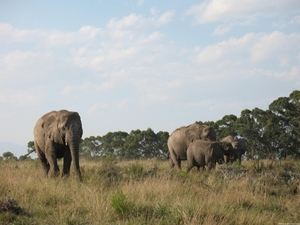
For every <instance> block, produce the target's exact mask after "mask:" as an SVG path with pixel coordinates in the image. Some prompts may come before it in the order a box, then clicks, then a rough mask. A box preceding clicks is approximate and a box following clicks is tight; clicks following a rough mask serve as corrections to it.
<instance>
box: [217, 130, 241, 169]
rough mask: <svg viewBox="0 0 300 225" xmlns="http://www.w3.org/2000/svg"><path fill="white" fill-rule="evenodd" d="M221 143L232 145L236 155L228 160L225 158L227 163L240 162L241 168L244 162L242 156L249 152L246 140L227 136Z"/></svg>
mask: <svg viewBox="0 0 300 225" xmlns="http://www.w3.org/2000/svg"><path fill="white" fill-rule="evenodd" d="M221 141H226V142H229V143H231V145H232V147H233V149H234V153H233V155H232V157H230V158H228V157H227V156H224V161H225V162H227V163H233V162H234V161H235V160H238V163H239V166H240V165H241V162H242V155H243V154H245V152H246V151H247V144H246V140H245V139H234V138H233V137H232V136H230V135H229V136H227V137H225V138H223V139H222V140H221Z"/></svg>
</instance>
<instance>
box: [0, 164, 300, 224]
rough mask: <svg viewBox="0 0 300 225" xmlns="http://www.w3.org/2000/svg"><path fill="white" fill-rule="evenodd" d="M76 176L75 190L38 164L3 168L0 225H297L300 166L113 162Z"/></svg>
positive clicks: (69, 180)
mask: <svg viewBox="0 0 300 225" xmlns="http://www.w3.org/2000/svg"><path fill="white" fill-rule="evenodd" d="M60 167H61V162H60ZM183 168H185V163H183ZM71 169H73V168H71ZM81 170H82V175H83V181H82V182H79V181H78V180H77V179H76V175H75V174H73V173H72V174H71V175H70V177H69V178H62V177H56V178H44V177H43V173H42V168H41V166H40V163H39V161H37V160H31V161H0V224H3V225H6V224H15V225H17V224H18V225H19V224H32V225H35V224H38V225H39V224H45V225H48V224H51V225H54V224H61V225H64V224H65V225H72V224H74V225H75V224H78V225H79V224H80V225H84V224H86V225H87V224H92V225H93V224H95V225H96V224H172V225H174V224H192V225H193V224H195V225H196V224H197V225H198V224H205V225H208V224H209V225H213V224H218V225H223V224H224V225H225V224H226V225H230V224H232V225H233V224H241V225H242V224H243V225H246V224H249V225H250V224H251V225H254V224H259V225H261V224H280V223H299V224H300V207H299V206H300V189H299V188H300V186H299V185H300V162H299V161H293V160H289V161H268V160H263V161H257V160H255V161H244V162H242V166H241V167H239V166H236V165H232V166H227V165H220V166H217V168H216V169H215V170H214V171H212V172H211V173H208V172H206V171H204V172H203V171H200V172H198V171H195V170H192V171H191V172H189V173H186V172H185V170H184V169H183V170H182V171H177V170H170V168H169V163H168V162H167V161H160V160H136V161H116V160H113V159H110V160H104V161H101V162H88V161H82V162H81Z"/></svg>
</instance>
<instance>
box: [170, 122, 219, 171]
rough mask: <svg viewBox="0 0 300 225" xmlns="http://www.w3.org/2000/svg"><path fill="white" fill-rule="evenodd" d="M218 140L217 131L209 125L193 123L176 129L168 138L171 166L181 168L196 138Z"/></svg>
mask: <svg viewBox="0 0 300 225" xmlns="http://www.w3.org/2000/svg"><path fill="white" fill-rule="evenodd" d="M199 139H202V140H206V141H216V132H215V131H214V129H213V128H212V127H210V126H207V125H199V124H196V123H194V124H191V125H189V126H186V127H185V126H184V127H180V128H178V129H176V130H175V131H173V132H172V134H171V135H170V137H169V139H168V149H169V153H170V166H171V168H173V167H174V166H176V167H177V168H178V169H179V170H180V169H181V160H186V159H187V156H186V151H187V149H188V147H189V145H190V144H191V143H192V142H194V141H196V140H199Z"/></svg>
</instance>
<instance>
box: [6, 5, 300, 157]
mask: <svg viewBox="0 0 300 225" xmlns="http://www.w3.org/2000/svg"><path fill="white" fill-rule="evenodd" d="M299 89H300V4H299V0H272V1H271V0H266V1H261V0H244V1H240V0H227V1H224V0H210V1H191V0H185V1H179V0H174V1H157V0H151V1H150V0H135V1H116V0H111V1H104V0H87V1H79V0H72V1H71V0H65V1H61V0H52V1H38V0H28V1H23V0H14V1H11V0H2V1H1V2H0V109H1V110H0V127H1V128H0V143H1V142H9V143H13V144H17V145H22V146H27V143H28V142H29V141H32V140H33V134H32V130H33V127H34V125H35V123H36V120H37V119H38V118H39V117H41V116H42V115H43V114H45V113H47V112H49V111H52V110H60V109H67V110H70V111H77V112H78V113H79V114H80V116H81V120H82V124H83V138H85V137H90V136H97V135H100V136H102V135H105V134H106V133H108V132H115V131H125V132H128V133H130V131H131V130H136V129H140V130H146V129H148V128H151V129H152V130H153V131H154V132H156V133H157V132H159V131H167V132H170V133H171V132H172V131H173V130H174V129H176V128H178V127H180V126H184V125H189V124H191V123H194V122H195V121H202V122H205V121H217V120H220V119H222V117H223V116H225V115H230V114H234V115H236V116H237V117H239V116H240V113H241V111H242V110H244V109H250V110H251V109H254V108H255V107H258V108H261V109H263V110H266V109H267V108H268V106H269V104H270V103H271V102H272V101H274V100H275V99H277V98H279V97H285V96H289V94H290V93H291V92H292V91H293V90H299ZM1 150H2V151H3V150H4V149H0V152H1ZM5 150H6V149H5ZM26 151H27V149H25V152H26Z"/></svg>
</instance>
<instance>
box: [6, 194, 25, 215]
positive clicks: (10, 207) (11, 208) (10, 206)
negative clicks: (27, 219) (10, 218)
mask: <svg viewBox="0 0 300 225" xmlns="http://www.w3.org/2000/svg"><path fill="white" fill-rule="evenodd" d="M3 212H10V213H14V214H17V215H18V214H21V213H24V210H23V209H22V208H21V207H20V206H19V204H18V203H17V201H16V200H14V199H13V198H9V199H6V200H3V201H0V213H3Z"/></svg>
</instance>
